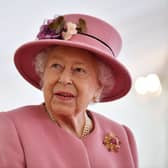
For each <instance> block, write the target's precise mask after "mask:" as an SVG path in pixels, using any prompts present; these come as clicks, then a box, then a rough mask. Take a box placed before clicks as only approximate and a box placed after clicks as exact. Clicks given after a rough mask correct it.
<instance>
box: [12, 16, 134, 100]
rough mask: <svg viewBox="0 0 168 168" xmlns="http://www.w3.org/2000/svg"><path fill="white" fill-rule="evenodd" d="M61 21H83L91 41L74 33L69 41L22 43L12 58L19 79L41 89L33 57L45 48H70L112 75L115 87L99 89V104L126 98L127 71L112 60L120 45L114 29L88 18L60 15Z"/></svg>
mask: <svg viewBox="0 0 168 168" xmlns="http://www.w3.org/2000/svg"><path fill="white" fill-rule="evenodd" d="M64 18H65V21H66V22H73V23H77V22H78V19H79V18H82V19H84V20H85V22H86V25H87V31H86V34H88V35H91V36H94V37H95V38H92V37H90V36H87V35H84V34H75V35H73V36H72V38H71V39H69V40H62V39H40V40H34V41H30V42H28V43H25V44H23V45H22V46H20V47H19V48H18V49H17V50H16V52H15V56H14V62H15V65H16V68H17V69H18V71H19V72H20V74H21V75H22V76H23V78H24V79H25V80H27V81H28V82H29V83H30V84H32V85H33V86H35V87H36V88H38V89H41V84H40V81H41V80H40V78H39V76H38V75H37V73H36V71H35V66H34V61H35V57H36V56H37V54H38V53H39V52H40V51H42V50H44V49H45V48H46V47H49V46H57V45H61V46H63V45H64V46H71V47H75V48H82V49H85V50H88V51H90V52H92V53H94V57H95V58H97V57H99V58H100V60H101V61H102V62H103V63H104V64H105V65H106V66H107V67H108V66H109V68H110V70H111V71H112V74H114V75H113V76H114V81H115V84H114V85H111V89H108V91H107V90H106V89H107V88H106V87H105V88H104V89H103V90H102V96H101V98H100V101H101V102H108V101H112V100H116V99H119V98H121V97H123V96H124V95H126V94H127V93H128V91H129V90H130V88H131V77H130V74H129V72H128V70H127V68H126V67H125V66H124V65H123V64H122V63H120V61H119V60H117V59H116V57H117V56H118V54H119V52H120V50H121V46H122V40H121V37H120V35H119V33H118V32H117V31H116V29H115V28H114V27H113V26H112V25H110V24H108V23H107V22H104V21H103V20H101V19H99V18H95V17H93V16H89V15H82V14H67V15H64ZM96 38H97V39H99V40H97V39H96ZM100 41H102V42H100ZM104 43H105V44H106V45H105V44H104ZM107 45H108V46H109V47H110V48H111V49H112V51H113V52H112V51H111V50H110V49H109V47H107ZM110 81H111V80H109V82H110Z"/></svg>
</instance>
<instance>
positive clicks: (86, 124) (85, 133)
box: [45, 108, 93, 138]
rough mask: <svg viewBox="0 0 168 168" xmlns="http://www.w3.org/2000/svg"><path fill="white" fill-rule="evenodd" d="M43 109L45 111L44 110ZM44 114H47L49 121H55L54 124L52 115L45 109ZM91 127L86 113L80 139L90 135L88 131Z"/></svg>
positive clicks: (90, 121)
mask: <svg viewBox="0 0 168 168" xmlns="http://www.w3.org/2000/svg"><path fill="white" fill-rule="evenodd" d="M45 109H46V108H45ZM46 112H47V113H48V115H49V117H50V119H51V120H52V121H55V122H56V120H55V118H54V117H53V115H52V114H51V113H50V112H48V110H47V109H46ZM57 124H58V123H57ZM92 127H93V125H92V120H91V119H90V118H89V117H88V115H87V113H85V124H84V127H83V131H82V134H81V138H82V137H85V136H87V135H88V134H89V133H90V131H91V130H92Z"/></svg>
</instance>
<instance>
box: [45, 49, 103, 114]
mask: <svg viewBox="0 0 168 168" xmlns="http://www.w3.org/2000/svg"><path fill="white" fill-rule="evenodd" d="M97 72H98V70H97V64H96V61H95V60H94V58H93V56H92V54H91V53H89V52H87V51H86V50H82V49H77V48H72V47H63V46H58V47H55V48H54V49H53V50H51V51H50V52H49V54H48V57H47V61H46V64H45V70H44V74H43V78H42V83H43V94H44V99H45V104H46V108H47V110H48V111H50V112H51V113H52V114H54V115H56V116H57V115H60V116H61V115H63V116H65V115H69V116H73V115H76V114H78V113H79V112H84V111H85V110H86V108H87V106H88V104H89V103H90V102H91V101H92V100H93V97H94V96H97V95H98V94H99V92H100V85H99V82H98V77H97Z"/></svg>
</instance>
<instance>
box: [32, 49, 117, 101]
mask: <svg viewBox="0 0 168 168" xmlns="http://www.w3.org/2000/svg"><path fill="white" fill-rule="evenodd" d="M54 48H55V46H51V47H48V48H46V49H44V50H42V51H41V52H39V53H38V54H37V56H36V57H35V62H34V63H35V71H36V73H37V75H39V76H40V78H41V81H42V77H43V73H44V70H45V64H46V60H47V56H48V53H49V52H51V50H53V49H54ZM95 60H96V63H97V66H98V81H99V82H100V84H101V86H102V92H101V93H103V94H101V95H100V97H99V98H98V99H97V100H96V101H97V102H99V100H100V99H103V98H104V97H103V95H106V94H107V93H109V91H111V90H112V88H113V86H114V74H113V72H112V70H111V69H110V68H109V66H108V65H106V64H105V63H104V62H102V60H101V59H99V58H98V59H95Z"/></svg>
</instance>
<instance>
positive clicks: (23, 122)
mask: <svg viewBox="0 0 168 168" xmlns="http://www.w3.org/2000/svg"><path fill="white" fill-rule="evenodd" d="M120 48H121V38H120V35H119V34H118V32H117V31H116V30H115V29H114V28H113V27H112V26H111V25H109V24H108V23H106V22H104V21H102V20H100V19H98V18H95V17H92V16H87V15H79V14H68V15H64V16H58V17H56V18H54V19H51V20H48V21H47V22H46V23H44V25H42V26H41V29H40V32H39V33H38V35H37V40H35V41H32V42H29V43H26V44H24V45H22V46H21V47H20V48H18V50H17V51H16V53H15V57H14V58H15V65H16V67H17V69H18V71H19V72H20V74H21V75H22V76H23V77H24V78H25V79H26V80H27V81H28V82H29V83H30V84H32V85H33V86H35V87H36V88H38V89H41V90H42V92H43V95H44V103H42V104H40V105H29V106H26V107H20V108H17V109H15V110H12V111H8V112H1V113H0V167H1V168H54V167H55V168H56V167H57V168H137V167H138V164H137V151H136V144H135V140H134V137H133V135H132V132H131V131H130V129H129V128H128V127H126V126H123V125H121V124H119V123H116V122H114V121H112V120H109V119H107V118H105V117H103V116H101V115H100V114H97V113H95V112H91V111H89V110H88V109H87V107H88V105H89V104H90V103H97V102H108V101H113V100H116V99H119V98H121V97H123V96H124V95H126V93H127V92H128V91H129V89H130V87H131V79H130V75H129V73H128V71H127V69H126V68H125V67H124V66H123V65H122V64H121V63H119V62H118V60H117V59H116V56H117V55H118V53H119V51H120Z"/></svg>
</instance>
